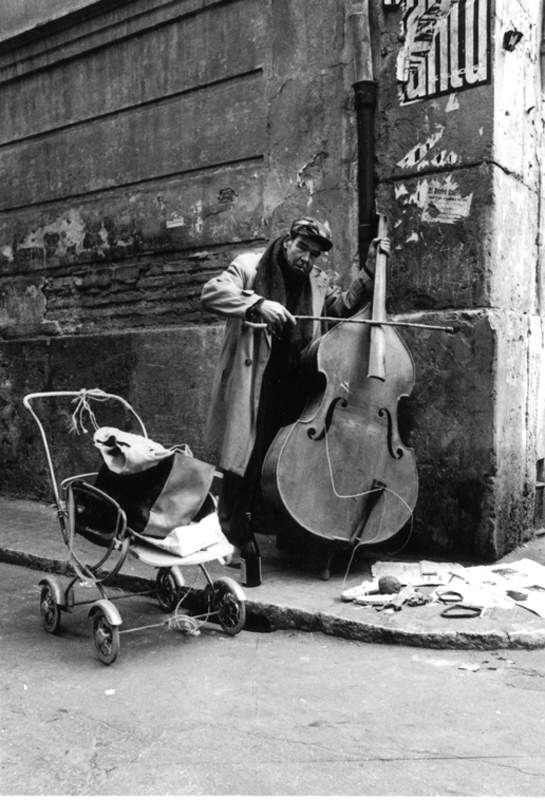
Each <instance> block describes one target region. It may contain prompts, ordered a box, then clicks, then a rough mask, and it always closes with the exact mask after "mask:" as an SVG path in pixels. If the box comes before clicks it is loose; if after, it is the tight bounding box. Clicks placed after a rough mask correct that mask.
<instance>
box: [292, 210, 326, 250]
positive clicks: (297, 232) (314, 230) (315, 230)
mask: <svg viewBox="0 0 545 800" xmlns="http://www.w3.org/2000/svg"><path fill="white" fill-rule="evenodd" d="M290 236H291V238H292V239H294V238H295V237H296V236H308V238H309V239H314V240H315V241H316V242H317V243H318V245H319V246H320V248H321V249H322V250H331V248H332V247H333V242H332V241H331V231H330V229H329V225H327V223H326V224H324V223H323V222H319V220H317V219H312V217H302V218H301V219H296V220H294V221H293V222H292V223H291V228H290Z"/></svg>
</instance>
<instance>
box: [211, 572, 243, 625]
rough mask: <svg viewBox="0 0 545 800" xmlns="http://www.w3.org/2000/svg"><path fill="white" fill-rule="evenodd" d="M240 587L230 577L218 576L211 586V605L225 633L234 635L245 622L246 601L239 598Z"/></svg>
mask: <svg viewBox="0 0 545 800" xmlns="http://www.w3.org/2000/svg"><path fill="white" fill-rule="evenodd" d="M239 595H240V587H239V585H238V583H237V582H236V581H234V580H233V579H232V578H218V580H216V581H214V585H213V587H212V598H211V606H212V609H211V610H212V611H214V612H215V613H216V614H217V617H218V622H219V624H220V625H221V627H222V629H223V630H224V631H225V633H228V634H229V636H236V634H237V633H240V631H241V630H242V629H243V627H244V623H245V622H246V603H245V602H244V600H242V599H241V598H240V596H239Z"/></svg>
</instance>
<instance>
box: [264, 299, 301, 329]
mask: <svg viewBox="0 0 545 800" xmlns="http://www.w3.org/2000/svg"><path fill="white" fill-rule="evenodd" d="M259 316H260V317H261V319H262V320H263V322H266V323H267V325H268V326H269V327H270V328H271V329H272V330H273V331H274V332H275V333H280V332H281V331H282V328H283V327H284V325H286V324H288V325H295V324H296V320H295V317H294V316H293V314H290V312H289V311H288V309H287V308H286V307H285V306H283V305H282V303H277V302H276V300H263V302H262V303H260V304H259Z"/></svg>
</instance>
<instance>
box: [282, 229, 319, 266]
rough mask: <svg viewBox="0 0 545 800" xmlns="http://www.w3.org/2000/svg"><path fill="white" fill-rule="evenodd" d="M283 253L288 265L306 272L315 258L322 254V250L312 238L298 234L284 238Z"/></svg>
mask: <svg viewBox="0 0 545 800" xmlns="http://www.w3.org/2000/svg"><path fill="white" fill-rule="evenodd" d="M284 255H285V256H286V261H287V262H288V264H289V266H290V267H292V268H293V269H295V270H297V271H298V272H304V273H305V274H308V273H309V272H310V270H311V269H312V267H313V266H314V262H315V261H316V259H317V258H319V257H320V256H321V255H322V250H321V249H320V247H319V246H318V244H316V242H315V241H314V239H310V238H309V237H308V236H299V235H298V236H296V237H295V238H294V239H290V238H288V239H286V240H285V242H284Z"/></svg>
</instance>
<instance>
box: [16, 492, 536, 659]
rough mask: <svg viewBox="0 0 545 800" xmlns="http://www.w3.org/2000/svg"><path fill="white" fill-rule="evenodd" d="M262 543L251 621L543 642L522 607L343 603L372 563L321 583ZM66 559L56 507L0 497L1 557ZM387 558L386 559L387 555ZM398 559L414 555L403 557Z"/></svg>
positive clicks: (330, 630)
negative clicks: (475, 613)
mask: <svg viewBox="0 0 545 800" xmlns="http://www.w3.org/2000/svg"><path fill="white" fill-rule="evenodd" d="M259 544H260V548H261V554H262V562H263V563H262V572H263V583H262V585H261V586H259V587H256V588H246V587H244V592H245V594H246V596H247V598H248V605H247V608H248V612H249V615H250V618H252V617H253V619H254V620H256V619H261V621H262V622H266V623H267V625H268V626H269V627H270V629H271V630H274V629H278V628H291V629H297V630H305V631H321V632H323V633H327V634H331V635H334V636H340V637H344V638H346V639H355V640H359V641H366V642H383V643H387V644H405V645H413V646H422V647H434V648H467V649H471V648H473V649H481V650H491V649H492V650H493V649H497V648H537V647H545V618H543V617H539V616H537V615H536V614H533V613H532V612H530V611H528V610H526V609H524V608H521V607H519V606H515V607H514V608H513V609H510V610H505V609H499V608H491V609H488V610H487V611H486V612H485V614H484V615H483V616H482V617H475V618H461V619H447V618H444V617H441V611H442V609H443V607H442V606H440V605H439V604H436V603H430V604H427V605H422V606H415V607H408V606H403V608H402V610H401V611H399V612H394V613H388V612H387V611H380V612H379V611H377V610H376V609H375V608H372V607H366V606H361V605H356V604H354V603H346V602H343V601H342V600H341V593H342V592H343V590H344V589H348V588H350V587H353V586H355V585H357V584H359V583H361V581H363V580H368V579H370V578H371V572H370V567H371V564H370V562H369V561H367V560H364V559H362V558H360V559H359V560H358V561H357V562H356V563H355V564H353V565H352V567H351V569H350V573H349V575H348V577H347V579H346V581H345V575H344V571H340V570H339V571H338V572H333V574H332V576H331V578H330V580H328V581H323V580H321V579H320V577H319V573H318V570H317V569H316V568H314V569H309V568H307V569H305V570H303V569H302V568H300V567H298V566H297V565H296V564H294V563H292V560H290V557H289V556H288V555H286V554H285V553H284V552H283V551H278V550H277V549H276V547H275V546H274V542H272V541H270V540H269V538H268V537H259ZM67 556H68V552H67V549H66V547H65V545H64V543H63V541H62V538H61V534H60V530H59V526H58V522H57V519H56V513H55V510H54V508H53V507H51V506H46V505H43V504H41V503H36V502H33V501H29V500H18V499H8V498H0V561H3V562H9V563H13V564H20V565H22V566H26V567H30V568H31V569H34V570H38V571H40V572H42V573H46V574H47V573H60V574H66V570H67V561H68V558H67ZM521 558H529V559H532V560H534V561H537V562H538V563H541V564H545V537H541V538H539V539H536V540H534V541H533V542H530V543H528V544H527V545H523V546H522V547H520V548H518V549H517V550H515V551H514V552H513V553H510V554H509V555H508V556H506V557H505V558H504V559H502V563H509V562H513V561H517V560H519V559H521ZM381 560H386V559H385V556H384V555H382V556H381ZM399 560H402V561H408V560H410V558H409V557H407V556H404V555H403V554H400V556H399ZM193 569H194V568H193ZM343 569H344V570H345V569H346V567H344V568H343ZM184 572H185V571H184ZM210 572H211V574H212V575H213V576H214V577H218V576H220V575H230V576H231V577H234V578H236V579H238V578H239V572H238V570H234V569H231V568H228V567H226V566H222V565H220V564H216V563H214V564H213V565H212V566H211V569H210ZM119 578H120V579H121V580H122V581H123V583H124V585H128V586H129V587H130V584H131V583H135V584H136V583H137V582H138V583H141V582H142V579H145V580H153V579H154V571H153V569H151V568H150V567H148V566H145V565H142V564H140V563H139V562H137V561H136V560H134V559H132V558H129V559H128V560H127V561H126V562H125V564H124V566H123V568H122V571H121V574H120V576H119ZM186 579H187V578H186ZM36 613H38V604H37V603H36ZM264 618H265V619H264Z"/></svg>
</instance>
